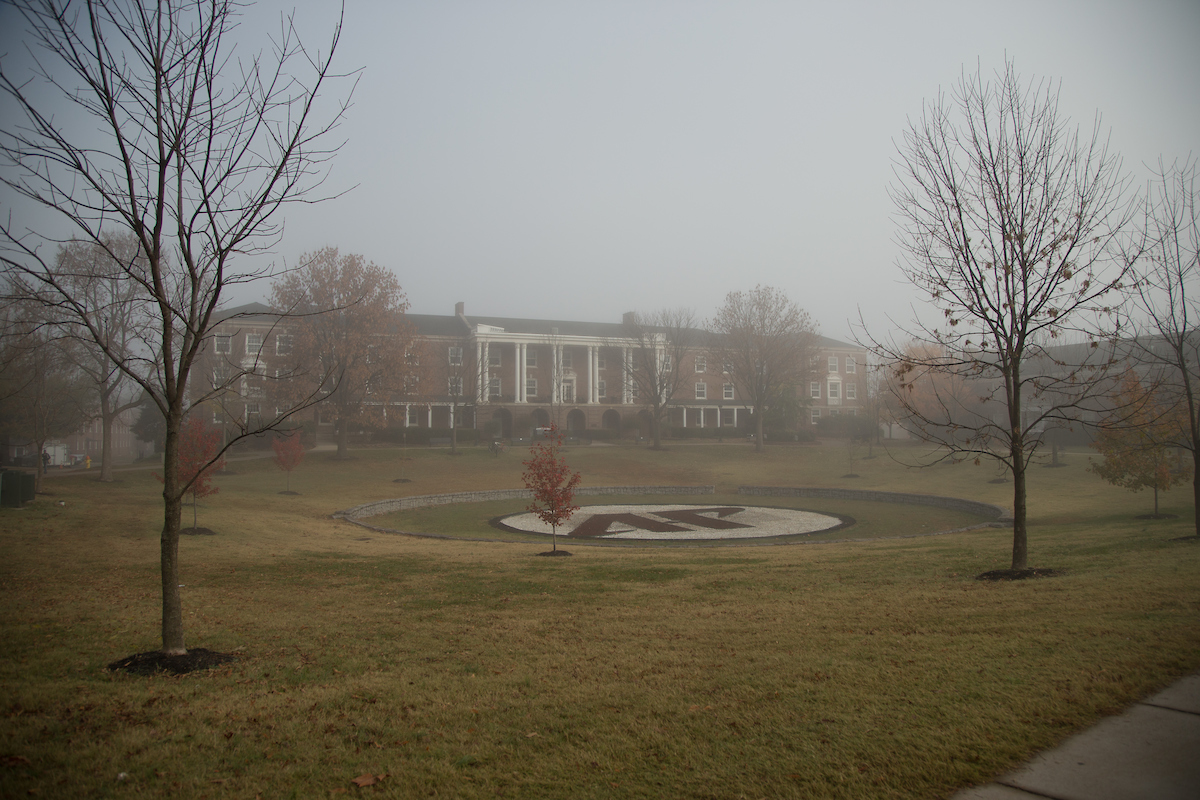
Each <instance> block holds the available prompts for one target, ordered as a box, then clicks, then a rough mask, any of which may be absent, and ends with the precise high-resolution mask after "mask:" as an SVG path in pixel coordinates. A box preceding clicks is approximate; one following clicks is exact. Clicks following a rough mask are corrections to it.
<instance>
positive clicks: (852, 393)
mask: <svg viewBox="0 0 1200 800" xmlns="http://www.w3.org/2000/svg"><path fill="white" fill-rule="evenodd" d="M846 399H847V400H857V399H858V384H856V383H847V384H846Z"/></svg>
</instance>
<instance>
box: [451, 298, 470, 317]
mask: <svg viewBox="0 0 1200 800" xmlns="http://www.w3.org/2000/svg"><path fill="white" fill-rule="evenodd" d="M466 313H467V304H466V303H464V302H463V301H461V300H459V301H458V302H457V303H455V304H454V316H456V317H461V316H463V315H465V314H466Z"/></svg>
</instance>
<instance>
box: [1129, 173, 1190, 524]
mask: <svg viewBox="0 0 1200 800" xmlns="http://www.w3.org/2000/svg"><path fill="white" fill-rule="evenodd" d="M1198 169H1200V168H1198V167H1197V164H1196V161H1194V160H1192V159H1188V160H1187V161H1185V162H1184V163H1182V164H1179V163H1173V164H1171V165H1170V166H1169V167H1168V166H1166V165H1165V164H1163V163H1162V162H1160V163H1159V167H1158V173H1157V175H1156V176H1155V179H1154V182H1153V184H1152V186H1151V187H1150V191H1149V196H1148V198H1147V202H1146V208H1145V216H1144V218H1143V220H1142V225H1141V236H1139V237H1137V246H1136V247H1134V248H1132V249H1131V250H1130V252H1129V254H1128V256H1127V258H1128V260H1129V261H1133V260H1134V258H1135V257H1136V256H1138V255H1139V254H1143V258H1142V259H1141V261H1140V265H1139V268H1138V276H1137V277H1138V280H1137V284H1136V286H1137V289H1136V299H1137V306H1138V307H1139V310H1140V311H1141V314H1140V316H1141V317H1142V320H1141V323H1140V334H1141V335H1140V336H1138V337H1137V338H1136V339H1133V340H1132V343H1131V345H1132V348H1133V351H1132V353H1131V354H1130V355H1131V356H1132V357H1133V360H1134V361H1135V363H1136V364H1137V365H1138V366H1139V369H1140V370H1141V371H1143V372H1147V373H1149V374H1148V375H1147V377H1148V379H1149V380H1150V381H1152V382H1154V383H1156V384H1157V392H1158V393H1159V394H1161V395H1164V396H1166V397H1168V398H1170V399H1171V400H1172V401H1173V403H1174V405H1175V412H1174V413H1173V414H1172V417H1173V418H1175V419H1180V420H1183V424H1182V425H1176V426H1172V427H1164V426H1156V428H1155V430H1156V431H1158V432H1159V433H1160V434H1161V436H1165V437H1166V438H1165V440H1164V441H1161V442H1159V443H1160V444H1170V445H1173V446H1175V447H1181V448H1183V449H1184V450H1187V451H1189V452H1190V453H1191V454H1192V497H1193V503H1194V505H1195V508H1198V509H1200V397H1198V396H1197V393H1200V334H1198V333H1197V331H1196V325H1197V322H1200V307H1198V306H1197V303H1198V300H1200V298H1197V297H1196V294H1195V293H1194V291H1193V290H1194V289H1195V283H1196V280H1197V278H1200V214H1198V213H1197V209H1196V180H1197V172H1198ZM1189 292H1192V293H1190V294H1189ZM1196 535H1197V536H1200V516H1198V517H1197V519H1196Z"/></svg>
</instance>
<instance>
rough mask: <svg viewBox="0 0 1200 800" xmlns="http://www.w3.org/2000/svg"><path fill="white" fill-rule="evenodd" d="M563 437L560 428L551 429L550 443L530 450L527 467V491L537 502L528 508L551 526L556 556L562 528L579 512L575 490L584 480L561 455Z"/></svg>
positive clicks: (554, 426)
mask: <svg viewBox="0 0 1200 800" xmlns="http://www.w3.org/2000/svg"><path fill="white" fill-rule="evenodd" d="M561 448H562V433H560V432H559V430H558V426H557V425H551V426H550V432H549V433H548V434H547V436H546V439H545V440H544V441H541V442H535V443H534V444H533V445H532V446H530V448H529V452H530V458H529V460H528V461H526V462H524V463H525V473H524V475H522V477H523V478H524V479H525V487H526V488H527V489H529V491H531V492H533V502H532V503H530V504H529V506H528V507H527V508H526V510H527V511H530V512H531V513H533V514H536V515H537V516H538V519H540V520H541V521H542V522H545V523H546V524H547V525H549V526H550V533H551V536H550V538H551V541H552V542H553V543H554V548H553V549H554V552H556V553H557V552H558V526H559V525H561V524H563V523H564V522H566V521H567V520H569V519H570V518H571V515H572V514H574V513H575V512H576V511H578V510H579V506H577V505H573V504H572V501H573V500H574V499H575V487H577V486H578V485H579V482H580V481H581V480H582V477H581V476H580V474H579V473H578V472H571V468H570V467H568V466H567V461H566V459H565V458H563V457H562V455H561V454H560V452H559V451H560V450H561Z"/></svg>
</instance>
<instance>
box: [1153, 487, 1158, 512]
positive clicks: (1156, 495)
mask: <svg viewBox="0 0 1200 800" xmlns="http://www.w3.org/2000/svg"><path fill="white" fill-rule="evenodd" d="M1154 516H1155V517H1158V487H1157V486H1155V487H1154Z"/></svg>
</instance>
